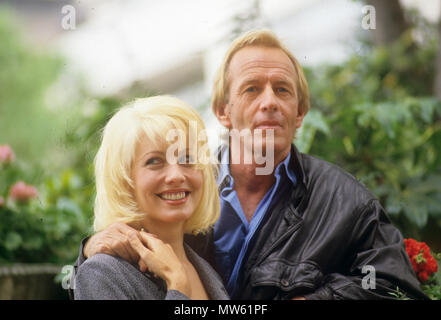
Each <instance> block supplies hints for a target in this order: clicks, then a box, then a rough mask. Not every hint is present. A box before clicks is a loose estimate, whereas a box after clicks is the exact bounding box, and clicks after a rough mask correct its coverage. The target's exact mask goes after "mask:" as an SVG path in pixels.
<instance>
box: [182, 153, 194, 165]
mask: <svg viewBox="0 0 441 320" xmlns="http://www.w3.org/2000/svg"><path fill="white" fill-rule="evenodd" d="M194 162H195V161H194V157H193V156H192V155H190V154H187V155H185V156H182V157H180V158H179V159H178V163H179V164H194Z"/></svg>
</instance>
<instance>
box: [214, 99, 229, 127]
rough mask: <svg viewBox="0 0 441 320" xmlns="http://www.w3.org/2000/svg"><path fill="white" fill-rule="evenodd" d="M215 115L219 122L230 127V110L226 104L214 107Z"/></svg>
mask: <svg viewBox="0 0 441 320" xmlns="http://www.w3.org/2000/svg"><path fill="white" fill-rule="evenodd" d="M215 115H216V118H217V120H219V122H220V124H221V125H223V126H224V127H225V128H229V129H231V119H230V111H229V110H228V104H226V103H224V104H222V105H220V106H217V108H215Z"/></svg>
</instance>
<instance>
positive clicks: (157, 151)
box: [140, 150, 165, 159]
mask: <svg viewBox="0 0 441 320" xmlns="http://www.w3.org/2000/svg"><path fill="white" fill-rule="evenodd" d="M151 153H153V154H160V155H162V156H163V155H164V154H165V153H164V152H162V151H159V150H154V151H148V152H146V153H144V154H143V155H142V156H141V157H140V159H144V158H145V157H147V156H148V155H149V154H151Z"/></svg>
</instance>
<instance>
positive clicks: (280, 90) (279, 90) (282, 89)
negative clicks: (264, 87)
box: [276, 87, 289, 93]
mask: <svg viewBox="0 0 441 320" xmlns="http://www.w3.org/2000/svg"><path fill="white" fill-rule="evenodd" d="M276 91H277V92H280V93H286V92H289V90H288V89H286V88H283V87H280V88H277V89H276Z"/></svg>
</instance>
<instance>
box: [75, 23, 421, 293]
mask: <svg viewBox="0 0 441 320" xmlns="http://www.w3.org/2000/svg"><path fill="white" fill-rule="evenodd" d="M212 108H213V112H214V113H215V115H216V117H217V119H218V120H219V122H220V123H221V124H222V125H223V126H224V127H226V128H228V129H229V130H231V131H233V130H237V131H239V132H243V131H247V130H248V131H249V132H251V133H255V132H258V131H257V130H259V132H262V134H263V136H264V137H262V138H261V139H259V138H258V137H256V136H254V137H253V138H252V140H251V144H250V143H246V141H245V138H244V136H242V135H241V136H240V137H239V143H236V144H233V143H231V146H230V147H229V148H225V147H224V148H221V150H220V151H221V152H220V155H219V157H220V160H221V165H220V174H219V177H218V183H219V192H220V198H221V216H220V219H219V220H218V222H217V223H216V225H215V227H214V230H213V233H212V234H210V235H208V236H207V237H205V238H204V239H196V240H195V239H191V237H189V238H188V241H189V243H192V244H193V245H194V247H195V249H196V250H197V251H198V252H199V253H200V254H202V255H203V256H205V257H206V258H207V259H208V260H209V261H211V262H212V263H213V264H214V266H215V267H216V269H217V270H218V271H219V273H220V274H221V275H222V276H223V279H224V281H225V285H226V287H227V290H228V291H229V293H230V295H231V297H232V298H233V299H306V300H308V299H382V298H391V297H392V296H391V295H390V293H391V292H393V291H395V290H396V289H397V288H399V290H400V291H401V292H403V293H405V294H406V295H407V296H408V297H410V298H416V299H424V298H426V296H425V295H424V294H423V293H422V291H421V290H420V288H419V283H418V280H417V279H416V277H415V274H414V272H413V270H412V266H411V264H410V261H409V259H408V257H407V254H406V251H405V249H404V244H403V238H402V236H401V234H400V232H399V231H398V230H397V229H396V228H395V227H394V226H393V225H392V224H391V223H390V221H389V219H388V218H387V216H386V214H385V212H384V210H383V208H382V207H381V206H380V204H379V202H378V200H377V199H376V198H375V197H374V196H373V195H372V194H371V193H370V192H369V191H368V190H366V188H365V187H364V186H363V185H361V184H360V183H359V182H358V181H357V180H356V179H355V178H353V177H352V176H351V175H349V174H347V173H345V172H344V171H342V170H341V169H340V168H338V167H336V166H334V165H332V164H329V163H327V162H325V161H322V160H319V159H316V158H314V157H311V156H308V155H305V154H302V153H300V152H298V150H297V149H296V148H295V146H294V145H293V144H292V141H293V139H294V137H295V132H296V129H298V128H299V127H300V126H301V124H302V121H303V118H304V117H305V115H306V113H307V112H308V109H309V93H308V85H307V82H306V79H305V77H304V75H303V72H302V69H301V67H300V65H299V64H298V62H297V60H296V59H295V58H294V56H292V54H291V53H290V52H289V51H288V50H287V49H286V48H285V47H284V46H283V45H282V44H281V43H280V42H279V40H278V39H277V38H276V37H275V35H274V34H273V33H271V32H270V31H266V30H258V31H252V32H249V33H247V34H245V35H243V36H242V37H239V38H238V39H236V40H235V41H234V42H233V44H232V45H231V47H230V49H229V51H228V52H227V54H226V56H225V59H224V62H223V64H222V66H221V67H220V69H219V71H218V73H217V75H216V80H215V85H214V92H213V98H212ZM272 137H273V139H268V138H272ZM256 148H261V149H263V150H264V151H265V152H266V154H267V155H268V154H273V159H272V160H273V161H274V162H273V163H274V167H273V168H274V170H270V174H258V172H259V171H258V170H259V169H262V166H263V165H262V163H261V162H260V161H257V160H258V159H256V158H255V157H251V159H252V160H251V161H248V162H247V161H245V158H247V156H249V155H253V154H254V153H253V151H254V149H256ZM242 150H243V151H242ZM234 159H236V160H238V161H234ZM133 232H136V231H135V230H133V229H131V228H130V227H128V226H126V225H123V224H117V225H114V226H112V227H110V228H109V229H108V230H105V231H103V232H101V233H98V234H95V235H94V236H92V237H91V238H90V239H89V240H88V241H87V243H86V245H85V247H84V250H81V251H80V252H81V253H82V252H84V256H85V257H90V256H92V255H94V254H96V253H98V252H102V253H108V254H112V255H119V256H121V257H123V258H124V259H127V260H129V261H132V262H135V263H136V262H138V260H139V257H138V256H137V255H136V253H135V252H134V250H133V249H132V248H131V245H130V241H129V240H128V235H129V234H131V233H133ZM203 240H204V241H203ZM85 257H83V256H82V254H80V257H79V260H78V263H81V262H82V261H83V260H84V258H85ZM210 257H211V259H210ZM140 267H141V268H145V266H143V265H140Z"/></svg>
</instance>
